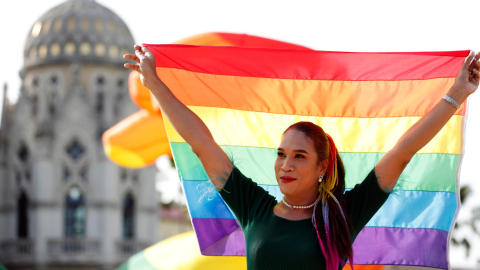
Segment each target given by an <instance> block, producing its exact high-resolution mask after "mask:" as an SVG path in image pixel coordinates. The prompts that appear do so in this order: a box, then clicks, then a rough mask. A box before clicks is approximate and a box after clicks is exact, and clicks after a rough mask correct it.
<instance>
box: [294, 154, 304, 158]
mask: <svg viewBox="0 0 480 270" xmlns="http://www.w3.org/2000/svg"><path fill="white" fill-rule="evenodd" d="M295 157H297V158H304V156H303V155H296V156H295Z"/></svg>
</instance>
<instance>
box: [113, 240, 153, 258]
mask: <svg viewBox="0 0 480 270" xmlns="http://www.w3.org/2000/svg"><path fill="white" fill-rule="evenodd" d="M150 245H151V243H146V242H143V241H138V240H131V239H125V240H120V241H117V247H116V249H117V256H118V257H119V259H126V258H128V257H130V256H132V255H133V254H135V253H138V252H140V251H142V250H144V249H146V248H147V247H148V246H150Z"/></svg>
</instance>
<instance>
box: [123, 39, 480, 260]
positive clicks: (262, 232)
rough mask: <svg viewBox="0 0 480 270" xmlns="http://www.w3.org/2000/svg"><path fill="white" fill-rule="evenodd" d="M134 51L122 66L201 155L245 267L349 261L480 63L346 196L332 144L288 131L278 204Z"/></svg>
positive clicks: (306, 129)
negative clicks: (237, 235) (240, 243)
mask: <svg viewBox="0 0 480 270" xmlns="http://www.w3.org/2000/svg"><path fill="white" fill-rule="evenodd" d="M135 50H136V52H135V54H134V55H133V54H129V55H125V58H126V59H131V60H134V61H136V62H137V64H126V65H125V66H126V67H127V68H130V69H133V70H136V71H137V72H139V73H140V74H141V79H142V82H143V84H144V85H145V86H146V87H148V88H149V89H150V90H151V92H152V94H153V95H154V96H155V98H156V99H157V102H158V103H159V105H160V107H161V109H162V112H163V114H164V115H165V116H166V117H167V118H168V119H169V121H170V122H171V123H172V125H173V127H174V128H175V130H176V131H177V132H178V133H179V134H180V135H181V136H182V137H183V139H184V140H185V141H186V142H187V143H188V144H189V145H190V146H191V148H192V151H193V152H194V153H195V154H196V155H197V156H198V157H199V159H200V161H201V162H202V164H203V166H204V168H205V170H206V172H207V174H208V175H209V177H210V179H211V180H212V182H213V184H214V185H215V186H216V187H217V189H218V190H219V192H220V195H221V196H222V197H223V199H224V200H225V202H226V203H227V204H228V205H229V207H230V208H231V209H232V211H233V212H234V214H235V216H236V217H237V219H238V220H239V222H240V224H241V226H242V229H243V231H244V234H245V240H246V247H247V250H246V251H247V263H248V267H249V269H324V268H326V269H329V270H333V269H336V268H338V267H341V265H343V264H344V262H345V260H346V259H347V258H351V257H352V241H353V239H354V238H355V237H356V235H357V234H358V232H359V231H360V230H361V229H362V228H363V227H364V226H365V224H366V223H367V222H368V220H369V219H370V218H371V217H372V216H373V215H374V214H375V212H376V211H377V210H378V209H379V208H380V207H381V205H382V204H383V203H384V202H385V200H386V199H387V197H388V193H389V192H390V191H391V190H392V189H393V187H394V186H395V184H396V182H397V179H398V177H399V176H400V174H401V172H402V171H403V169H404V168H405V166H406V165H407V164H408V162H409V161H410V159H411V158H412V157H413V155H414V154H415V153H416V152H417V151H419V150H420V149H421V148H422V147H423V146H425V145H426V144H427V143H428V142H429V141H430V140H431V139H432V138H433V137H434V136H435V135H436V134H437V133H438V132H439V131H440V129H441V128H442V127H443V126H444V125H445V124H446V123H447V121H448V120H449V119H450V117H451V116H452V115H453V114H454V113H455V111H456V109H457V108H458V106H459V104H461V103H463V102H464V101H465V100H466V98H467V97H468V96H469V95H470V94H472V93H473V92H475V91H476V89H477V88H478V84H479V71H478V70H479V69H480V62H479V61H473V62H472V59H473V58H474V54H473V53H470V54H469V56H468V57H467V58H466V59H465V62H464V64H463V66H462V68H461V70H460V72H459V74H458V75H457V78H456V81H455V83H454V85H453V86H452V88H451V89H450V90H449V92H448V93H447V95H446V97H445V98H444V99H442V100H440V101H439V102H438V104H437V105H436V106H435V107H434V108H432V110H431V111H430V112H429V113H428V114H426V115H425V116H424V117H423V118H422V119H421V120H420V121H418V122H417V123H416V124H415V125H414V126H412V127H411V128H410V129H409V130H408V131H407V132H406V133H405V134H404V135H403V136H402V137H401V138H400V139H399V141H398V142H397V144H396V145H395V147H394V148H393V149H392V150H390V151H389V152H388V153H386V154H385V156H384V157H383V158H382V159H381V160H380V161H379V163H378V164H377V165H376V166H375V168H374V169H373V170H372V171H371V172H370V174H369V175H368V176H367V177H366V179H365V180H364V181H363V182H362V183H361V184H359V185H357V186H355V188H353V189H352V190H351V191H348V192H346V193H345V194H344V187H345V179H344V178H345V171H344V168H343V164H342V161H341V159H340V156H339V154H338V152H337V149H336V147H335V143H334V142H333V139H332V138H331V137H330V136H328V135H327V134H326V133H325V132H324V131H323V130H322V129H321V128H320V127H318V126H316V125H314V124H312V123H308V122H300V123H297V124H294V125H292V126H290V127H289V128H288V129H287V130H286V131H285V132H284V134H283V136H282V141H281V143H280V146H279V148H278V155H277V160H276V162H275V173H276V178H277V182H278V184H279V187H280V190H281V191H282V193H283V194H284V195H285V196H284V198H283V200H282V201H281V202H280V203H277V202H276V201H275V199H274V198H273V197H272V196H270V195H269V194H268V193H267V192H265V191H264V190H263V189H262V188H260V187H258V186H257V185H256V184H255V183H254V182H252V181H251V180H250V179H248V178H246V177H245V176H243V175H242V173H241V172H240V171H239V170H238V169H237V168H234V166H233V164H232V162H231V161H230V160H229V158H228V157H227V155H226V154H225V153H224V152H223V150H222V149H221V148H220V147H219V146H218V145H217V144H216V143H215V141H214V139H213V137H212V135H211V133H210V131H209V130H208V128H207V127H206V126H205V125H204V123H203V122H202V121H201V120H200V119H199V118H198V117H197V116H196V115H195V114H194V113H193V112H191V111H190V110H189V109H188V108H187V107H186V106H185V105H183V104H182V103H181V102H180V101H179V100H178V99H177V98H176V97H175V96H174V95H173V94H172V93H171V91H170V90H169V89H168V88H167V87H166V86H165V85H164V84H163V82H162V81H161V80H160V79H159V78H158V76H157V75H156V71H155V59H154V56H153V54H151V53H150V52H149V51H148V49H146V48H145V47H140V46H135ZM477 57H480V54H479V55H477ZM470 63H472V64H470ZM311 217H313V221H314V222H313V223H314V226H312V223H311V222H310V218H311ZM350 261H351V260H350Z"/></svg>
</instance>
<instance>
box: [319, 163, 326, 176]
mask: <svg viewBox="0 0 480 270" xmlns="http://www.w3.org/2000/svg"><path fill="white" fill-rule="evenodd" d="M327 168H328V159H325V160H322V161H320V164H319V166H318V169H319V171H320V175H322V176H323V175H325V173H326V172H327Z"/></svg>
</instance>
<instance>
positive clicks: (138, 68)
mask: <svg viewBox="0 0 480 270" xmlns="http://www.w3.org/2000/svg"><path fill="white" fill-rule="evenodd" d="M123 66H124V67H126V68H128V69H131V70H135V71H136V72H140V66H139V65H134V64H124V65H123Z"/></svg>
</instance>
